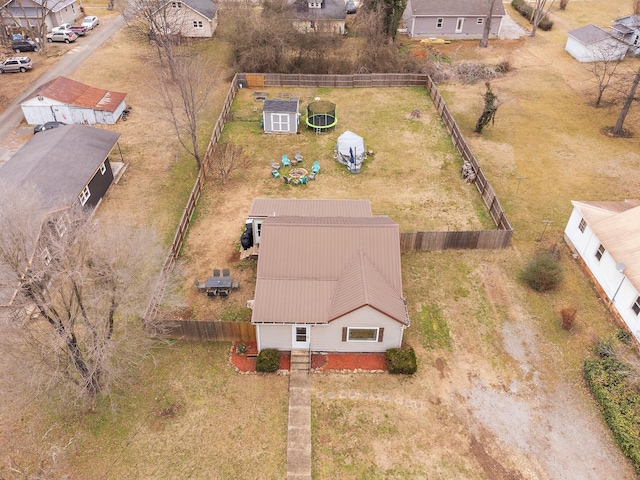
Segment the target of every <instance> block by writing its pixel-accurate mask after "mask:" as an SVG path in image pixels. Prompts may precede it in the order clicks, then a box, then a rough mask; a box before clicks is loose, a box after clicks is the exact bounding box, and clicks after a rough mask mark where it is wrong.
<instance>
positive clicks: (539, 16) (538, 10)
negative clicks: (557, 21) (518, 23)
mask: <svg viewBox="0 0 640 480" xmlns="http://www.w3.org/2000/svg"><path fill="white" fill-rule="evenodd" d="M554 3H555V0H551V3H550V4H549V8H547V11H546V12H545V7H546V6H547V0H535V4H534V6H533V12H532V14H531V19H530V20H529V21H530V22H531V24H532V25H533V27H532V28H531V34H530V35H529V36H530V37H535V36H536V31H537V30H538V25H540V22H541V21H542V20H543V19H544V18H546V17H547V16H549V12H550V11H551V7H552V6H553V4H554Z"/></svg>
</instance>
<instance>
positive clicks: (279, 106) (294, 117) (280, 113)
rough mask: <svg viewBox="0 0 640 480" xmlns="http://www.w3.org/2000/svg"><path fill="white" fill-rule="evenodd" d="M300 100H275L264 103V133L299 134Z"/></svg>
mask: <svg viewBox="0 0 640 480" xmlns="http://www.w3.org/2000/svg"><path fill="white" fill-rule="evenodd" d="M299 103H300V102H299V100H293V99H291V100H283V99H278V98H274V99H271V100H265V101H264V108H263V109H262V126H263V127H264V133H298V124H299V122H300V114H299V113H298V108H299Z"/></svg>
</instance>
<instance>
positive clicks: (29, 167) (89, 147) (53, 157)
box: [0, 125, 120, 305]
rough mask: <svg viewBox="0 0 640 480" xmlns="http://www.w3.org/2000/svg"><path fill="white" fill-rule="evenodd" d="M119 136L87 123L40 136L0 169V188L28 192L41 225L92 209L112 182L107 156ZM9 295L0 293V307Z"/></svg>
mask: <svg viewBox="0 0 640 480" xmlns="http://www.w3.org/2000/svg"><path fill="white" fill-rule="evenodd" d="M118 138H120V134H119V133H116V132H110V131H108V130H101V129H98V128H94V127H89V126H86V125H65V126H61V127H58V128H54V129H51V130H46V131H44V132H40V133H38V134H36V135H34V136H33V137H32V138H31V139H30V140H29V141H28V142H27V143H26V144H25V145H24V146H23V147H22V148H20V150H18V151H17V152H16V153H15V154H14V155H13V156H12V157H11V158H10V159H9V160H8V161H7V162H6V163H5V164H4V165H2V167H0V188H3V189H4V188H9V189H16V188H17V189H30V190H32V191H33V192H34V193H35V195H37V201H38V203H39V208H40V211H41V215H42V222H45V220H50V219H51V216H55V215H57V214H59V213H60V212H64V211H65V210H66V209H68V208H70V207H71V206H72V205H76V204H77V205H81V206H83V207H87V208H89V207H90V208H95V207H96V206H97V205H98V203H99V202H100V201H101V200H102V197H103V196H104V195H105V193H106V192H107V190H108V188H109V186H110V185H111V183H112V181H113V171H112V169H111V163H110V161H109V154H110V153H111V151H112V150H113V148H114V147H115V146H116V144H117V142H118ZM0 274H1V272H0ZM0 283H1V282H0ZM12 296H13V292H12V291H6V290H5V291H3V290H2V289H0V305H6V304H7V303H9V302H10V301H11V298H12Z"/></svg>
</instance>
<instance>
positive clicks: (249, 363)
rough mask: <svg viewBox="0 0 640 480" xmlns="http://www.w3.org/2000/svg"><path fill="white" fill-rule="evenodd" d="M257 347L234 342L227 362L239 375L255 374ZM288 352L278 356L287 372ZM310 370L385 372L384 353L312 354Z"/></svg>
mask: <svg viewBox="0 0 640 480" xmlns="http://www.w3.org/2000/svg"><path fill="white" fill-rule="evenodd" d="M241 344H244V345H245V346H246V351H245V352H244V353H238V346H239V345H241ZM257 355H258V346H257V344H256V343H255V342H235V343H234V344H233V345H232V346H231V352H230V355H229V361H230V362H231V364H232V365H233V366H234V367H235V368H236V370H237V371H238V372H241V373H255V371H256V356H257ZM290 365H291V356H290V354H289V352H282V353H281V354H280V370H283V371H289V368H290ZM311 369H312V370H314V371H316V372H333V371H335V372H343V371H352V372H353V371H365V372H370V371H385V372H386V371H387V364H386V361H385V355H384V353H313V354H312V355H311Z"/></svg>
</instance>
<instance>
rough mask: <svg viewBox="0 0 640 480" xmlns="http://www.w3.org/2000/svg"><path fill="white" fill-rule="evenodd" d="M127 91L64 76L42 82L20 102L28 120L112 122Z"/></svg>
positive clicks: (121, 107) (32, 122) (29, 121)
mask: <svg viewBox="0 0 640 480" xmlns="http://www.w3.org/2000/svg"><path fill="white" fill-rule="evenodd" d="M126 96H127V94H126V93H120V92H111V91H109V90H103V89H101V88H95V87H91V86H89V85H85V84H84V83H80V82H76V81H75V80H71V79H70V78H66V77H58V78H56V79H54V80H52V81H51V82H49V83H46V84H45V85H43V86H42V87H41V88H40V89H39V90H38V91H37V92H36V93H34V94H33V95H32V96H31V97H30V98H29V99H27V100H25V101H24V102H22V104H21V105H20V106H21V107H22V113H24V118H25V120H26V121H27V123H29V124H31V125H38V124H41V123H46V122H62V123H67V124H69V123H79V124H85V125H93V124H96V123H103V124H106V125H113V124H114V123H116V122H117V121H118V118H120V115H122V112H123V111H124V109H125V108H126V106H127V105H126V103H125V97H126Z"/></svg>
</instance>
